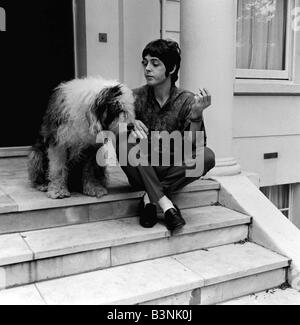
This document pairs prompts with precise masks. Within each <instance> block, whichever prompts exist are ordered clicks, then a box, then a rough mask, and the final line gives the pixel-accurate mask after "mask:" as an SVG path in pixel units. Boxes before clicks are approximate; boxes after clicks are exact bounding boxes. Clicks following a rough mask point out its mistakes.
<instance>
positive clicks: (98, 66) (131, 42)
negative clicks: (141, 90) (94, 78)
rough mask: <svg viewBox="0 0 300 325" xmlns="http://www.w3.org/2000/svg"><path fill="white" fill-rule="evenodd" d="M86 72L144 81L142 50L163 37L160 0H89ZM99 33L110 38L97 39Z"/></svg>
mask: <svg viewBox="0 0 300 325" xmlns="http://www.w3.org/2000/svg"><path fill="white" fill-rule="evenodd" d="M86 26H87V28H86V39H87V74H88V75H97V74H100V75H102V76H103V77H105V78H112V79H118V80H120V81H122V82H125V83H126V84H127V85H128V86H129V87H131V88H134V87H138V86H140V85H142V84H144V77H143V70H142V66H141V61H142V58H141V52H142V50H143V48H144V47H145V45H146V44H147V43H148V42H150V41H152V40H153V39H157V38H159V37H160V1H159V0H86ZM99 33H107V34H108V42H107V43H100V42H99V41H98V34H99Z"/></svg>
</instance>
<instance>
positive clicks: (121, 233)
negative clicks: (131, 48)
mask: <svg viewBox="0 0 300 325" xmlns="http://www.w3.org/2000/svg"><path fill="white" fill-rule="evenodd" d="M218 193H219V185H218V184H217V183H215V182H210V181H200V182H198V183H196V184H194V185H192V186H188V187H186V188H185V189H183V190H182V191H180V192H179V193H177V194H176V197H175V201H176V203H177V204H178V205H179V207H180V208H181V209H182V212H183V215H184V218H185V219H186V221H187V225H186V226H185V227H184V228H183V229H182V230H181V231H179V232H178V233H175V234H173V236H171V234H170V232H169V231H168V230H167V229H166V227H165V225H164V224H163V222H160V223H159V224H157V225H156V226H155V227H154V228H152V229H144V228H142V227H140V225H139V223H138V218H137V217H136V206H137V203H138V201H139V199H140V196H141V193H127V192H123V193H112V194H110V195H108V196H106V197H105V198H103V199H100V200H97V199H93V198H82V197H77V196H76V195H75V196H73V197H72V198H71V199H66V200H62V201H60V200H58V201H52V200H47V199H45V200H39V201H38V202H33V201H32V202H28V205H27V206H26V202H24V204H23V206H19V207H18V211H16V212H12V211H9V210H7V208H6V210H5V212H4V210H2V213H1V212H0V233H1V235H0V304H11V303H12V304H215V303H219V302H223V301H227V300H230V299H233V298H236V297H241V296H245V295H247V294H250V293H253V292H259V291H262V290H265V289H271V288H275V287H278V286H280V285H281V284H283V283H285V282H286V272H287V268H288V266H289V262H290V261H289V260H288V259H287V258H285V257H283V256H280V255H278V254H276V253H274V252H271V251H269V250H267V249H265V248H263V247H260V246H258V245H256V244H254V243H250V242H248V232H249V226H251V218H250V217H249V216H246V215H242V214H240V213H237V212H235V211H232V210H229V209H227V208H225V207H222V206H220V205H219V204H218ZM30 207H31V208H30Z"/></svg>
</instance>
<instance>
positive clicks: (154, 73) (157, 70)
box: [142, 55, 170, 86]
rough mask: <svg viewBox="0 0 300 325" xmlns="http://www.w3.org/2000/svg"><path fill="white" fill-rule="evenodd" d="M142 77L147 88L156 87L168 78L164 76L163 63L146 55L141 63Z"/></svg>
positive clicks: (164, 68)
mask: <svg viewBox="0 0 300 325" xmlns="http://www.w3.org/2000/svg"><path fill="white" fill-rule="evenodd" d="M142 65H143V67H144V75H145V78H146V81H147V85H149V86H158V85H161V84H162V83H164V82H166V80H167V79H168V78H170V76H169V77H167V76H166V71H167V70H166V67H165V65H164V63H163V62H162V61H161V60H160V59H158V58H156V57H153V56H150V55H147V56H146V57H145V58H144V59H143V61H142Z"/></svg>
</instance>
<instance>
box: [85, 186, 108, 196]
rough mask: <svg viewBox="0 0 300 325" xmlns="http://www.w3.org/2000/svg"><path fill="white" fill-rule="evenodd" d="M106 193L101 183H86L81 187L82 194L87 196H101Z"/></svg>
mask: <svg viewBox="0 0 300 325" xmlns="http://www.w3.org/2000/svg"><path fill="white" fill-rule="evenodd" d="M107 193H108V191H107V189H106V188H105V187H103V186H102V185H98V184H97V185H95V184H92V183H87V184H85V185H84V187H83V194H85V195H88V196H94V197H97V198H101V197H102V196H104V195H106V194H107Z"/></svg>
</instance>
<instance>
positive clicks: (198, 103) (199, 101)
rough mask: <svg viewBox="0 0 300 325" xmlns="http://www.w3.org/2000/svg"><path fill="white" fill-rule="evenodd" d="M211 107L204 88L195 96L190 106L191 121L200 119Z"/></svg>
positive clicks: (207, 92)
mask: <svg viewBox="0 0 300 325" xmlns="http://www.w3.org/2000/svg"><path fill="white" fill-rule="evenodd" d="M210 105H211V95H210V93H209V91H208V90H207V89H206V88H203V89H201V88H200V89H199V94H197V95H195V101H194V103H193V105H192V115H191V119H193V120H198V119H200V118H201V117H202V113H203V111H204V110H205V109H206V108H207V107H209V106H210Z"/></svg>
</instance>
